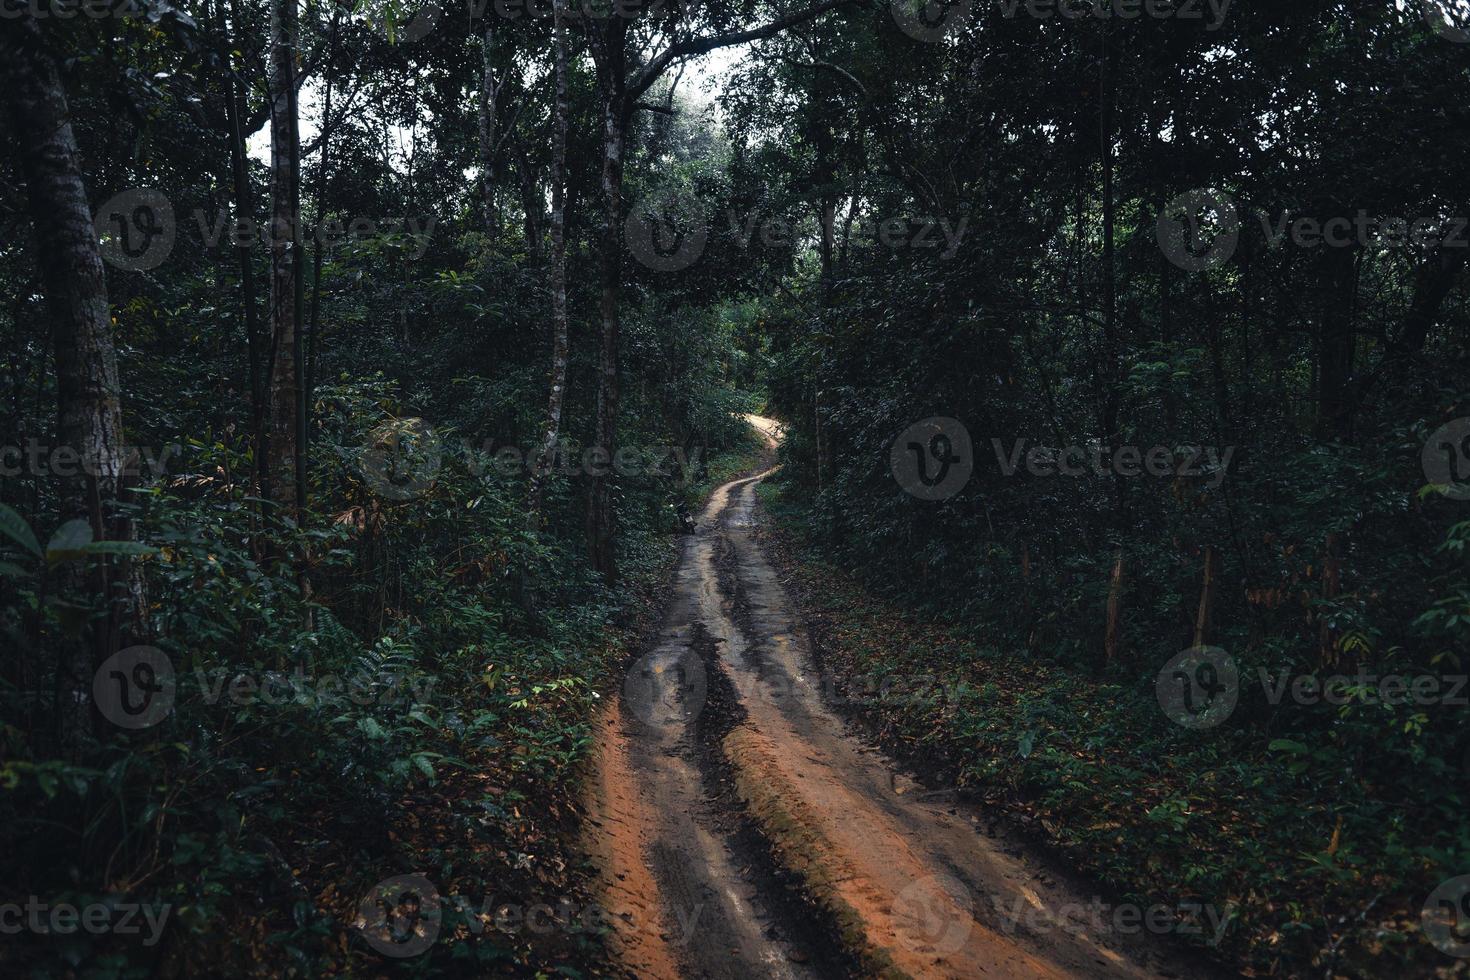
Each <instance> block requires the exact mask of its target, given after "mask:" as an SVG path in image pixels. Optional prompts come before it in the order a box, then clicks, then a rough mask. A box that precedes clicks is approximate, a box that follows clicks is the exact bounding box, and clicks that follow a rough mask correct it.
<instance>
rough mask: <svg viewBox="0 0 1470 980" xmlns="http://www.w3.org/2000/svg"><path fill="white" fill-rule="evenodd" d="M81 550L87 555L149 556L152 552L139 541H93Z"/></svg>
mask: <svg viewBox="0 0 1470 980" xmlns="http://www.w3.org/2000/svg"><path fill="white" fill-rule="evenodd" d="M82 550H83V551H85V552H86V553H87V554H89V555H151V554H153V551H154V549H152V548H150V547H149V546H148V545H146V544H143V543H142V542H140V541H93V542H92V543H91V544H89V545H87V547H86V548H84V549H82Z"/></svg>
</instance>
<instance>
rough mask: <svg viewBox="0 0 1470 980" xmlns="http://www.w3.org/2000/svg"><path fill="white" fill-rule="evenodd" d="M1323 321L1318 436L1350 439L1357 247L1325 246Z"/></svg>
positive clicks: (1323, 438)
mask: <svg viewBox="0 0 1470 980" xmlns="http://www.w3.org/2000/svg"><path fill="white" fill-rule="evenodd" d="M1324 253H1325V254H1324V255H1323V260H1322V280H1321V285H1322V290H1323V292H1322V321H1321V331H1320V334H1319V336H1318V342H1317V427H1316V430H1317V431H1316V434H1317V438H1318V439H1320V440H1322V441H1324V442H1325V441H1333V440H1340V441H1347V440H1349V439H1351V438H1352V428H1353V390H1352V385H1353V347H1354V343H1355V335H1354V331H1353V310H1354V306H1355V302H1354V301H1355V297H1356V293H1357V288H1356V285H1357V282H1356V280H1357V259H1356V255H1355V253H1354V251H1353V250H1351V249H1346V248H1326V247H1324Z"/></svg>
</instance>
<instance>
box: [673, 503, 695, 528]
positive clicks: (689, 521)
mask: <svg viewBox="0 0 1470 980" xmlns="http://www.w3.org/2000/svg"><path fill="white" fill-rule="evenodd" d="M674 518H675V520H676V521H677V522H678V525H677V531H678V533H679V534H693V533H694V531H695V529H696V527H697V525H696V524H695V523H694V518H693V516H691V515H690V513H689V508H688V507H686V506H685V505H684V504H675V505H674Z"/></svg>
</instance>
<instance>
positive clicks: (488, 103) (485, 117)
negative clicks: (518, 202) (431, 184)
mask: <svg viewBox="0 0 1470 980" xmlns="http://www.w3.org/2000/svg"><path fill="white" fill-rule="evenodd" d="M494 53H495V18H494V17H490V18H487V19H486V22H485V36H484V42H483V45H482V47H481V51H480V58H481V76H480V102H479V107H478V108H479V123H480V208H481V210H482V211H483V212H484V218H485V234H487V235H488V236H489V237H490V241H491V242H494V241H495V239H497V238H499V237H500V220H499V218H498V216H497V213H496V210H495V179H494V175H495V115H496V110H497V109H498V108H499V105H498V103H499V101H500V92H499V90H498V88H497V87H496V85H495V65H494V61H493V57H494ZM557 84H558V85H560V84H561V83H560V82H558V83H557Z"/></svg>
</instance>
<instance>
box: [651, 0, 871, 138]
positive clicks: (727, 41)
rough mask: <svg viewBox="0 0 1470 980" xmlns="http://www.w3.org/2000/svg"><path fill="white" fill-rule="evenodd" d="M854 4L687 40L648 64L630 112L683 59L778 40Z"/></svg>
mask: <svg viewBox="0 0 1470 980" xmlns="http://www.w3.org/2000/svg"><path fill="white" fill-rule="evenodd" d="M854 2H855V0H825V2H823V3H819V4H817V5H816V6H814V7H808V8H807V9H805V10H799V11H797V12H796V13H794V14H787V15H786V16H785V17H779V18H777V19H776V20H773V21H771V22H770V23H769V24H764V25H762V26H760V27H755V28H752V29H750V30H748V31H730V32H728V33H726V34H711V35H708V36H706V37H694V38H690V39H688V40H687V41H680V42H679V43H678V44H671V45H669V46H668V47H667V48H665V49H664V50H663V51H661V52H659V53H658V55H656V56H655V57H654V59H653V60H652V61H650V62H649V63H648V64H647V65H644V66H643V70H642V71H640V72H639V73H638V76H637V77H636V78H634V79H633V81H632V83H631V84H629V86H628V91H627V110H626V111H627V112H629V113H631V112H632V110H633V108H634V103H636V102H637V100H638V98H639V96H641V95H643V93H644V92H647V91H648V90H649V88H651V87H652V86H653V83H654V82H656V81H658V79H659V76H660V75H662V74H663V73H664V72H665V71H667V70H668V68H669V66H670V65H671V64H673V63H674V62H675V61H677V60H679V59H680V58H692V57H694V56H695V55H701V54H708V53H709V52H711V51H714V50H715V49H716V48H728V47H730V46H731V45H735V44H746V43H748V42H750V41H763V40H765V39H766V38H768V37H774V36H776V35H777V34H780V33H781V32H782V31H784V30H786V29H788V28H791V27H795V26H796V25H797V24H804V23H806V22H807V21H809V20H813V19H815V18H817V17H820V16H822V15H823V14H825V13H827V12H828V11H830V10H836V9H837V8H838V7H846V6H849V5H851V4H852V3H854Z"/></svg>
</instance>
